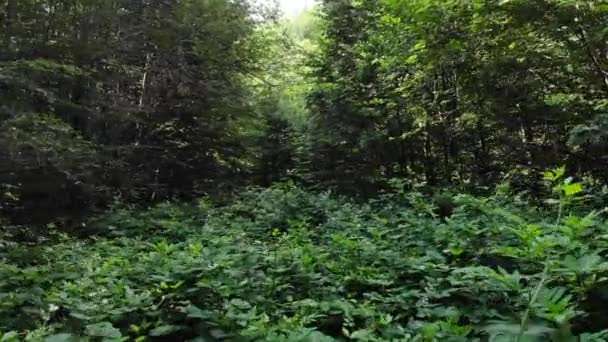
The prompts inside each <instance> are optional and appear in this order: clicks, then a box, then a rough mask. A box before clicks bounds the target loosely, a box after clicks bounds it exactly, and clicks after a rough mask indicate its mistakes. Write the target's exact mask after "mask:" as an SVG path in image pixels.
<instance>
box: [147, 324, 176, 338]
mask: <svg viewBox="0 0 608 342" xmlns="http://www.w3.org/2000/svg"><path fill="white" fill-rule="evenodd" d="M183 329H184V327H183V326H180V325H169V324H167V325H161V326H159V327H156V328H154V329H152V330H150V332H149V333H148V335H150V336H154V337H158V336H167V335H170V334H173V333H175V332H178V331H180V330H183Z"/></svg>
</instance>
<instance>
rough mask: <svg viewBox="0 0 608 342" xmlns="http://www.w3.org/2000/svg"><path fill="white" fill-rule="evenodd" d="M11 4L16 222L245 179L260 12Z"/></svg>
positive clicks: (7, 182)
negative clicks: (116, 198)
mask: <svg viewBox="0 0 608 342" xmlns="http://www.w3.org/2000/svg"><path fill="white" fill-rule="evenodd" d="M0 8H1V9H2V10H0V12H2V17H3V18H4V19H5V20H2V22H3V25H5V27H4V28H3V29H2V30H0V44H1V47H2V49H1V50H2V55H1V56H0V115H1V120H2V128H1V130H2V132H0V134H2V137H1V139H2V148H3V150H2V151H0V154H1V155H0V158H1V166H2V175H1V176H0V177H1V178H0V186H1V187H2V193H1V194H2V196H3V201H5V200H6V198H9V199H10V200H11V202H12V203H6V204H3V205H2V211H3V212H4V213H6V214H7V215H8V216H7V217H8V219H9V221H11V222H13V223H16V224H20V223H36V224H45V223H48V222H50V221H52V220H54V219H55V218H62V217H74V216H78V215H80V214H81V213H82V214H83V215H86V213H87V212H90V211H91V210H95V209H103V208H105V207H106V206H107V204H108V203H109V202H110V201H111V199H112V197H113V196H120V197H121V198H122V199H123V200H126V201H135V202H139V203H142V202H143V203H145V202H149V201H157V200H159V199H165V198H172V197H195V196H198V195H200V194H201V193H203V192H208V191H219V189H220V187H221V185H223V184H233V183H242V181H241V180H239V179H238V177H239V176H240V175H245V172H244V171H246V170H245V169H246V168H247V165H248V164H251V162H250V161H249V156H248V151H246V146H248V144H251V141H249V140H248V139H247V137H246V136H243V134H241V131H242V130H243V129H242V127H243V126H245V125H247V124H249V125H251V124H250V123H249V122H250V121H251V120H249V117H254V115H252V114H251V113H253V112H254V109H252V108H251V107H250V103H249V102H250V100H249V96H250V91H249V89H248V88H247V87H246V86H245V82H244V79H245V78H246V77H248V75H249V74H250V73H252V72H254V71H257V70H258V69H259V66H258V63H257V55H258V54H260V51H261V48H262V47H261V46H256V45H255V42H256V41H255V39H253V38H254V35H255V34H256V32H255V27H256V25H257V24H258V23H257V20H260V21H263V20H266V19H267V17H265V15H264V16H261V15H260V13H261V12H260V13H257V12H255V10H254V9H253V8H251V7H250V5H249V4H248V3H244V2H233V1H224V0H213V1H200V0H188V1H162V2H147V1H124V0H112V1H106V0H94V1H80V0H75V1H67V2H65V1H59V2H58V1H51V0H24V1H15V0H5V1H1V2H0ZM256 13H257V14H256ZM254 16H256V18H255V19H254ZM47 131H48V132H47ZM276 143H282V141H277V142H276ZM268 158H273V157H272V156H269V157H268ZM280 158H281V159H284V157H280ZM270 162H274V161H266V163H270ZM279 163H281V164H282V163H283V162H282V161H281V162H279ZM277 167H279V168H282V167H284V166H283V165H277ZM277 172H281V171H277ZM275 178H276V177H272V179H270V180H275ZM33 204H35V206H36V211H37V212H38V213H36V215H31V212H32V210H33V208H32V205H33ZM26 221H27V222H26Z"/></svg>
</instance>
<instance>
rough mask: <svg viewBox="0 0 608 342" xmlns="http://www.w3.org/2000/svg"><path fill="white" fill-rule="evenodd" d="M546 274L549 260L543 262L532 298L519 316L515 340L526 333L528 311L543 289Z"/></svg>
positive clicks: (519, 341)
mask: <svg viewBox="0 0 608 342" xmlns="http://www.w3.org/2000/svg"><path fill="white" fill-rule="evenodd" d="M548 276H549V262H545V269H544V270H543V273H542V275H541V277H540V283H538V286H537V287H536V289H535V290H534V293H533V294H532V298H530V303H528V307H527V308H526V311H525V312H524V315H523V316H522V318H521V326H520V329H519V335H518V336H517V340H516V341H517V342H521V339H522V337H524V334H525V333H526V328H527V325H528V320H529V319H530V312H531V311H532V306H533V305H534V303H536V300H537V299H538V296H539V295H540V291H541V290H542V289H543V286H544V285H545V281H547V277H548Z"/></svg>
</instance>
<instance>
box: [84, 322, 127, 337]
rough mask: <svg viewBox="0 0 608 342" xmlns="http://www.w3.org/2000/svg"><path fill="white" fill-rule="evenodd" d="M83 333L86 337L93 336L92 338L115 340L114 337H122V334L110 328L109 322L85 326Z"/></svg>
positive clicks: (112, 327)
mask: <svg viewBox="0 0 608 342" xmlns="http://www.w3.org/2000/svg"><path fill="white" fill-rule="evenodd" d="M85 333H86V334H87V335H88V336H94V337H111V338H116V337H121V336H122V334H121V333H120V330H118V329H116V328H114V326H112V323H110V322H101V323H97V324H90V325H87V326H86V329H85Z"/></svg>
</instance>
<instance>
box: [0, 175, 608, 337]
mask: <svg viewBox="0 0 608 342" xmlns="http://www.w3.org/2000/svg"><path fill="white" fill-rule="evenodd" d="M545 178H546V179H547V180H548V181H550V182H552V183H553V185H554V193H555V196H554V198H550V199H548V200H547V201H546V202H547V203H546V205H544V206H530V205H528V204H527V202H526V201H523V200H518V199H517V197H513V196H512V195H511V194H510V193H509V192H508V191H507V190H506V189H499V191H498V193H497V194H495V195H493V196H488V197H473V196H469V195H456V196H450V199H451V201H452V202H453V205H454V210H453V212H452V213H451V215H449V216H447V217H443V216H445V215H440V214H441V210H437V207H436V204H435V203H434V202H433V201H430V200H429V199H428V198H427V197H425V196H422V195H420V194H418V193H415V192H412V193H407V194H404V193H397V194H392V195H386V196H384V197H381V198H377V199H374V200H370V201H367V202H365V203H361V202H355V201H352V200H348V199H346V198H340V197H338V196H333V195H331V194H328V193H310V192H306V191H304V190H301V189H298V188H296V187H291V186H275V187H272V188H268V189H252V190H249V191H246V192H243V193H241V194H240V195H239V197H238V198H236V199H235V200H233V201H231V202H230V204H228V205H214V204H213V203H211V202H210V201H209V200H201V201H200V202H199V203H198V204H197V205H178V204H172V203H166V204H163V205H159V206H157V207H154V208H151V209H148V210H136V209H117V210H114V211H113V212H112V213H111V214H109V215H107V216H106V217H104V218H103V219H102V220H101V221H100V223H99V226H100V227H102V228H103V229H101V230H100V232H99V234H98V235H97V237H96V238H94V239H89V240H86V241H83V240H74V239H71V238H68V237H64V236H58V237H57V239H56V241H53V242H52V243H51V242H47V243H44V244H37V245H25V244H16V243H12V242H8V241H2V242H0V243H1V245H0V249H1V254H0V258H1V259H0V261H1V263H0V332H1V333H0V336H1V337H0V341H21V340H29V341H39V340H42V341H72V340H74V341H75V340H79V341H125V340H128V341H148V340H149V341H182V340H191V341H217V340H220V341H221V340H224V341H334V340H358V341H469V340H479V341H487V340H491V341H550V340H554V341H602V340H605V338H606V337H608V332H607V331H606V330H604V329H606V328H608V324H607V323H606V322H608V309H606V307H605V305H604V303H605V301H606V300H607V299H608V278H607V277H606V275H607V273H608V263H607V262H606V261H605V255H606V251H607V250H608V223H607V222H606V220H605V218H604V217H603V213H602V212H590V213H589V212H587V211H583V210H582V209H581V205H580V200H579V199H580V197H581V191H582V188H581V186H580V185H578V184H573V183H571V182H570V181H569V180H563V170H555V171H554V172H550V173H547V174H545Z"/></svg>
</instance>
